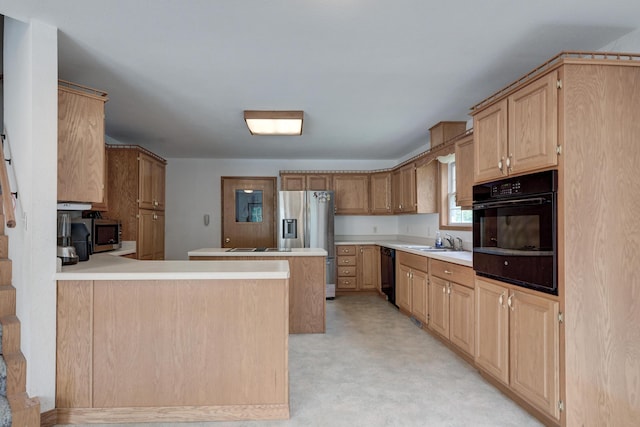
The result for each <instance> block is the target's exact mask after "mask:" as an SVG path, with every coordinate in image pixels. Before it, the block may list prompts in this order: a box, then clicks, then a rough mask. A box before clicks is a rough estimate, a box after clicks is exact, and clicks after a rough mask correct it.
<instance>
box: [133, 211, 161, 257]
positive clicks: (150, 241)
mask: <svg viewBox="0 0 640 427" xmlns="http://www.w3.org/2000/svg"><path fill="white" fill-rule="evenodd" d="M137 244H138V247H137V252H138V259H141V260H163V259H164V211H152V210H147V209H140V210H139V211H138V243H137Z"/></svg>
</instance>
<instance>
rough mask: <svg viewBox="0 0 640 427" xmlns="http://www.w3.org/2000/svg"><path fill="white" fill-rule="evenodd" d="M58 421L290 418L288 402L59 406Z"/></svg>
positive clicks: (191, 420)
mask: <svg viewBox="0 0 640 427" xmlns="http://www.w3.org/2000/svg"><path fill="white" fill-rule="evenodd" d="M56 415H57V416H56V422H57V424H102V423H105V424H106V423H153V422H204V421H242V420H286V419H289V404H288V403H287V404H274V405H222V406H164V407H132V408H58V409H57V410H56Z"/></svg>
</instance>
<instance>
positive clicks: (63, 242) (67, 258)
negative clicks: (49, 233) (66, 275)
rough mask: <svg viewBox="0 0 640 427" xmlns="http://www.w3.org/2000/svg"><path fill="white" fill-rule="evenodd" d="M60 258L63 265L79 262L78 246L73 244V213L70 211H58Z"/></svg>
mask: <svg viewBox="0 0 640 427" xmlns="http://www.w3.org/2000/svg"><path fill="white" fill-rule="evenodd" d="M57 256H58V258H60V259H61V260H62V265H71V264H77V263H78V255H77V254H76V248H75V247H74V246H73V245H72V244H71V215H70V214H69V213H68V212H60V213H58V254H57Z"/></svg>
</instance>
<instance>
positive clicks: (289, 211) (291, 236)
mask: <svg viewBox="0 0 640 427" xmlns="http://www.w3.org/2000/svg"><path fill="white" fill-rule="evenodd" d="M333 215H334V198H333V191H280V192H279V193H278V249H291V248H322V249H325V250H326V251H327V274H326V279H327V295H326V296H327V298H333V297H335V295H336V259H335V246H334V244H333Z"/></svg>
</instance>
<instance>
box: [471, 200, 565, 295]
mask: <svg viewBox="0 0 640 427" xmlns="http://www.w3.org/2000/svg"><path fill="white" fill-rule="evenodd" d="M556 249H557V248H556V195H555V192H550V193H543V194H536V195H533V196H524V197H523V195H520V196H516V197H512V198H503V199H500V200H486V201H483V202H479V203H475V204H474V207H473V268H474V270H476V273H477V274H479V275H482V276H486V277H491V278H494V279H498V280H502V281H505V282H508V283H513V284H515V285H519V286H525V287H528V288H532V289H536V290H539V291H542V292H546V293H550V294H554V295H557V294H558V289H557V271H556V270H557V257H556V253H557V250H556Z"/></svg>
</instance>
